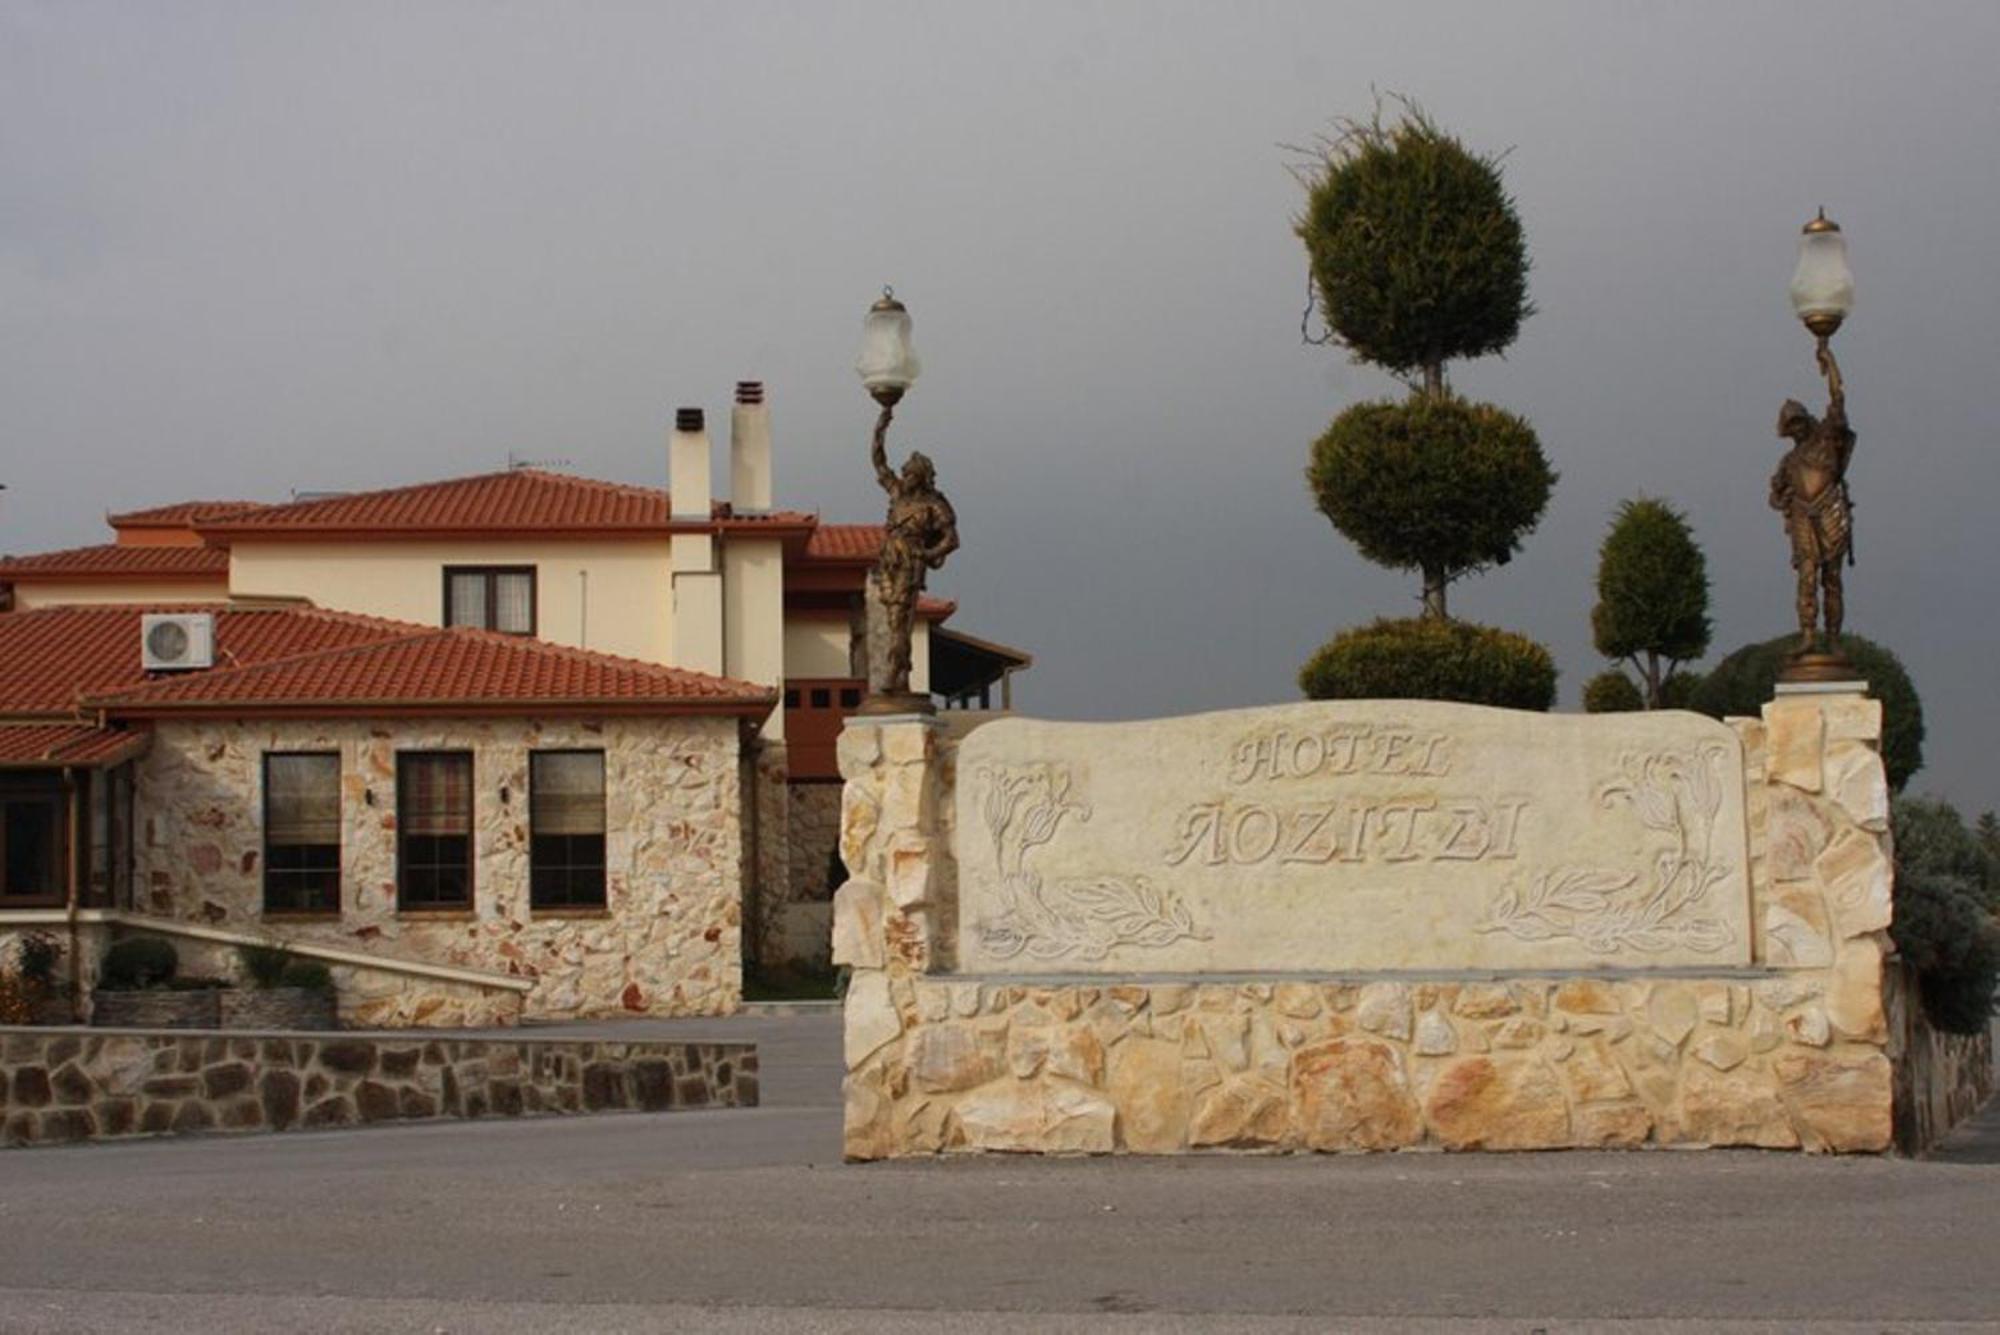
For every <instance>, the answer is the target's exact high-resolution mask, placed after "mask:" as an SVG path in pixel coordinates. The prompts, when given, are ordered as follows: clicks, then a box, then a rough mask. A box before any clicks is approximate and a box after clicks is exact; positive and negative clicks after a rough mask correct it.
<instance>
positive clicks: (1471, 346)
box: [1297, 105, 1533, 375]
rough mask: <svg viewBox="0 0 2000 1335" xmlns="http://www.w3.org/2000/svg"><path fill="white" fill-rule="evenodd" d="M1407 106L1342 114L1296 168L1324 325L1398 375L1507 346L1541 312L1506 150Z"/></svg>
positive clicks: (1303, 231) (1302, 233) (1301, 229)
mask: <svg viewBox="0 0 2000 1335" xmlns="http://www.w3.org/2000/svg"><path fill="white" fill-rule="evenodd" d="M1404 111H1405V114H1404V116H1403V118H1402V119H1401V120H1400V121H1399V122H1397V123H1396V124H1394V125H1389V126H1384V125H1383V124H1382V122H1381V118H1380V116H1379V114H1378V115H1377V117H1376V118H1375V119H1374V120H1372V121H1367V122H1361V121H1350V122H1346V123H1345V124H1343V125H1342V126H1341V127H1340V133H1339V135H1338V136H1337V137H1335V138H1332V139H1329V140H1327V141H1325V142H1323V143H1322V144H1321V145H1320V148H1319V152H1318V154H1317V157H1318V161H1317V162H1315V163H1313V164H1311V165H1310V166H1308V167H1306V168H1305V169H1303V170H1302V171H1301V172H1300V173H1299V176H1300V179H1301V180H1302V181H1303V183H1304V184H1305V186H1306V209H1305V214H1304V216H1302V217H1301V218H1299V219H1298V222H1297V232H1298V235H1299V239H1300V240H1302V241H1304V242H1305V246H1306V256H1307V258H1308V260H1309V261H1310V263H1311V266H1312V278H1313V288H1314V290H1315V292H1316V293H1317V295H1318V297H1319V305H1320V313H1321V314H1322V315H1323V316H1324V317H1325V318H1326V323H1327V326H1328V327H1329V328H1330V329H1332V330H1333V332H1334V334H1335V335H1336V336H1337V337H1338V338H1339V339H1340V341H1341V342H1342V343H1344V344H1346V345H1347V346H1348V347H1349V348H1350V349H1352V350H1353V351H1354V353H1355V354H1356V355H1357V356H1359V357H1360V358H1362V359H1363V360H1366V361H1371V362H1374V363H1375V364H1376V365H1378V366H1383V367H1387V368H1388V369H1389V370H1391V371H1394V372H1396V373H1397V374H1399V375H1400V374H1406V373H1408V372H1410V371H1413V370H1418V369H1420V368H1425V367H1436V366H1439V365H1441V364H1442V363H1444V362H1446V361H1449V360H1451V359H1453V358H1457V357H1483V356H1485V355H1487V354H1488V353H1494V352H1499V351H1501V350H1502V349H1504V348H1506V346H1507V345H1508V344H1510V343H1512V342H1513V341H1514V339H1515V337H1516V336H1517V335H1518V334H1519V333H1520V330H1521V321H1522V320H1524V319H1526V318H1527V317H1528V316H1529V315H1530V314H1532V313H1533V307H1532V306H1530V305H1529V303H1528V246H1527V240H1526V238H1525V236H1524V235H1523V233H1522V231H1521V219H1520V216H1519V215H1518V214H1517V213H1516V212H1515V210H1514V201H1513V200H1512V199H1511V198H1509V197H1508V194H1507V190H1506V187H1505V186H1504V185H1503V184H1502V183H1501V180H1500V167H1499V160H1498V159H1497V158H1494V157H1486V156H1482V155H1480V154H1477V153H1473V152H1471V151H1470V150H1468V149H1467V148H1466V147H1465V146H1464V145H1463V144H1461V143H1460V142H1459V141H1458V140H1457V139H1455V138H1454V137H1452V136H1451V135H1449V134H1447V133H1445V132H1444V131H1443V130H1440V129H1439V128H1438V127H1437V126H1435V125H1433V124H1432V123H1431V122H1430V120H1429V119H1428V118H1427V117H1425V115H1424V114H1423V112H1422V111H1421V110H1419V109H1418V108H1416V107H1414V106H1408V105H1406V106H1405V108H1404Z"/></svg>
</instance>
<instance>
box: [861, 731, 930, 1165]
mask: <svg viewBox="0 0 2000 1335" xmlns="http://www.w3.org/2000/svg"><path fill="white" fill-rule="evenodd" d="M941 732H942V725H941V724H940V723H939V722H938V721H937V720H936V719H932V718H924V717H920V716H917V715H890V716H885V717H881V718H865V717H860V716H857V717H855V718H851V719H849V720H848V722H847V726H846V728H845V729H843V730H842V732H841V734H840V742H839V757H840V773H841V777H842V778H844V779H845V780H846V788H845V789H844V791H843V793H842V797H841V812H840V856H841V860H842V861H843V862H845V863H846V864H847V871H848V880H847V883H846V884H845V885H843V886H841V888H840V890H839V891H838V892H837V893H836V894H835V896H834V907H833V962H834V963H835V964H836V965H845V966H846V967H847V968H849V969H850V970H852V974H851V976H850V978H849V981H848V987H847V1004H846V1006H845V1026H846V1027H845V1051H846V1063H847V1077H846V1081H845V1090H846V1117H845V1133H844V1134H845V1139H844V1144H843V1149H844V1152H845V1154H846V1156H847V1157H848V1158H849V1159H875V1158H881V1157H884V1156H886V1155H888V1154H891V1153H894V1152H895V1149H896V1144H897V1139H896V1136H895V1131H894V1127H893V1126H892V1124H891V1119H892V1116H893V1114H894V1111H895V1106H896V1098H897V1096H898V1095H899V1094H900V1093H901V1091H900V1090H892V1089H891V1088H890V1086H891V1084H892V1083H894V1080H893V1077H894V1076H895V1075H896V1074H897V1073H898V1072H900V1071H901V1069H902V1065H903V1064H902V1062H901V1060H900V1057H899V1056H898V1054H897V1053H896V1052H886V1053H885V1052H884V1049H888V1048H891V1046H892V1045H894V1047H895V1048H896V1049H898V1050H900V1046H901V1043H902V1037H903V1031H904V1030H905V1029H906V1028H908V1027H909V1026H911V1025H912V1024H914V1023H915V1022H916V1018H917V1016H916V992H915V989H916V980H917V979H918V978H919V977H920V976H921V975H923V974H925V973H928V972H930V971H931V970H932V969H933V968H934V967H937V966H938V965H940V964H943V963H945V962H946V961H947V959H948V956H949V954H950V931H951V924H950V923H949V922H947V921H946V919H947V917H948V910H947V908H946V906H947V905H949V904H950V903H951V902H952V901H953V900H954V898H955V896H954V895H953V893H952V890H953V877H954V870H953V866H952V859H951V843H950V836H949V830H948V828H947V826H948V823H949V821H950V811H951V791H950V777H949V774H948V769H949V766H948V764H947V763H946V762H945V760H944V757H943V756H942V755H941V747H940V745H939V742H940V736H941Z"/></svg>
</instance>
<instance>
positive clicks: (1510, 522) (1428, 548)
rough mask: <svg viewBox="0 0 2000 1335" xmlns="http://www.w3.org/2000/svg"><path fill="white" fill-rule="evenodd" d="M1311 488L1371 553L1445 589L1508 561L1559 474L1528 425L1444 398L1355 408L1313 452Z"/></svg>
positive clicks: (1322, 505) (1367, 553) (1545, 504)
mask: <svg viewBox="0 0 2000 1335" xmlns="http://www.w3.org/2000/svg"><path fill="white" fill-rule="evenodd" d="M1306 480H1307V482H1308V483H1309V484H1310V485H1311V487H1312V492H1313V496H1314V499H1315V500H1316V501H1317V503H1318V505H1319V509H1320V513H1322V514H1324V515H1325V516H1326V517H1327V518H1328V519H1331V520H1332V521H1333V524H1334V527H1335V528H1337V529H1339V530H1340V531H1341V532H1342V533H1344V534H1346V535H1347V537H1348V539H1349V540H1350V541H1352V542H1353V543H1354V545H1355V546H1356V547H1357V548H1359V549H1360V551H1361V554H1362V555H1363V556H1365V557H1367V558H1368V559H1369V560H1371V561H1374V562H1377V563H1378V564H1381V565H1385V566H1389V567H1391V568H1393V569H1398V570H1420V571H1422V572H1423V573H1424V576H1425V583H1426V585H1430V584H1432V583H1437V584H1439V585H1443V584H1449V583H1450V582H1451V581H1452V580H1455V579H1457V578H1458V577H1459V576H1461V575H1465V574H1469V573H1471V572H1474V571H1477V570H1481V569H1484V568H1485V567H1487V566H1490V565H1504V564H1505V563H1506V562H1507V561H1508V560H1509V559H1510V558H1512V556H1513V555H1514V553H1515V552H1517V551H1519V550H1520V549H1521V539H1522V537H1523V536H1524V535H1526V534H1527V533H1529V532H1531V531H1533V529H1534V527H1535V525H1536V524H1537V523H1539V522H1540V521H1541V517H1542V511H1543V510H1545V509H1546V508H1547V507H1548V503H1549V493H1550V492H1551V491H1552V490H1553V489H1554V488H1555V484H1556V474H1555V470H1553V469H1551V468H1550V467H1549V461H1548V459H1547V458H1546V457H1544V455H1543V454H1542V446H1541V442H1540V441H1539V440H1538V439H1536V437H1535V429H1534V428H1533V427H1531V426H1529V425H1528V423H1527V422H1526V421H1525V420H1524V419H1522V418H1520V417H1517V416H1515V415H1514V414H1513V413H1510V412H1507V411H1505V410H1503V409H1500V408H1496V407H1494V406H1493V405H1492V404H1490V403H1471V402H1468V401H1467V400H1465V399H1461V398H1458V397H1456V396H1455V395H1448V394H1447V395H1418V396H1416V397H1413V398H1410V399H1407V400H1404V401H1402V402H1371V403H1357V404H1355V405H1354V406H1353V407H1351V408H1349V409H1347V410H1346V411H1344V412H1342V413H1341V414H1340V416H1338V417H1336V418H1334V419H1333V425H1332V426H1330V427H1328V428H1327V430H1326V434H1325V435H1323V436H1321V437H1320V438H1319V440H1318V441H1317V442H1316V443H1315V444H1314V445H1313V449H1312V462H1311V464H1310V465H1309V466H1308V467H1307V469H1306Z"/></svg>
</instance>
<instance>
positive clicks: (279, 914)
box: [263, 909, 342, 922]
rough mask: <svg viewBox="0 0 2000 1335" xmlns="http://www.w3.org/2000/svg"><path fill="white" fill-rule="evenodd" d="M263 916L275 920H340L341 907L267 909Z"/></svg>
mask: <svg viewBox="0 0 2000 1335" xmlns="http://www.w3.org/2000/svg"><path fill="white" fill-rule="evenodd" d="M263 916H264V917H265V918H266V919H269V920H270V921H273V922H339V921H340V919H341V916H342V915H341V911H340V910H339V909H265V910H264V913H263Z"/></svg>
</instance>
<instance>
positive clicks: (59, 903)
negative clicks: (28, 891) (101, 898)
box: [0, 895, 87, 913]
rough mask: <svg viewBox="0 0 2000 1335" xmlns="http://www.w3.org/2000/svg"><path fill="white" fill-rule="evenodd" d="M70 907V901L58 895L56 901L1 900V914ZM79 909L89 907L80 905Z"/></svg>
mask: <svg viewBox="0 0 2000 1335" xmlns="http://www.w3.org/2000/svg"><path fill="white" fill-rule="evenodd" d="M68 907H69V901H68V900H67V899H64V898H63V897H62V896H61V895H57V896H56V897H55V898H54V899H30V898H27V897H23V898H20V899H0V913H5V912H7V910H9V909H24V910H27V909H32V910H35V911H37V912H40V911H44V910H47V909H66V908H68ZM77 907H78V908H84V907H87V906H86V905H83V904H79V905H77Z"/></svg>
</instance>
